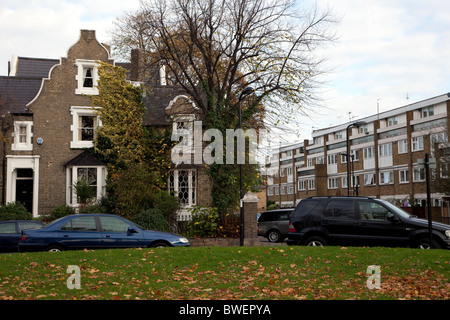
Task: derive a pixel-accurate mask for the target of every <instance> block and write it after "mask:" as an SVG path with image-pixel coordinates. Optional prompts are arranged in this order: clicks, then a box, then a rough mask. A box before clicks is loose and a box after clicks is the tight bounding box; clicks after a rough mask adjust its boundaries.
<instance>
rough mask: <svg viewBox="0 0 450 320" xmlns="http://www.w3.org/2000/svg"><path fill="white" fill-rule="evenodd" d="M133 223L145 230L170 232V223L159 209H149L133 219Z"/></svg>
mask: <svg viewBox="0 0 450 320" xmlns="http://www.w3.org/2000/svg"><path fill="white" fill-rule="evenodd" d="M133 222H134V223H136V224H138V225H139V226H141V227H143V228H144V229H151V230H160V231H169V223H168V222H167V219H166V217H165V216H164V214H163V213H162V212H161V211H160V210H158V209H148V210H145V211H143V212H141V213H139V214H137V215H136V216H135V217H134V218H133Z"/></svg>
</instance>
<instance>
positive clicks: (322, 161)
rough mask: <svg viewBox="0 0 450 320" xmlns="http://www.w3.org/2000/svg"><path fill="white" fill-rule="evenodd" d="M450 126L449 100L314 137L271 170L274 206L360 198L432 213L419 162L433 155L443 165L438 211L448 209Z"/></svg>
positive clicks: (437, 173)
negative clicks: (443, 184) (444, 182)
mask: <svg viewBox="0 0 450 320" xmlns="http://www.w3.org/2000/svg"><path fill="white" fill-rule="evenodd" d="M449 120H450V93H446V94H443V95H440V96H437V97H433V98H430V99H426V100H423V101H419V102H415V103H412V104H408V105H405V106H402V107H399V108H396V109H392V110H389V111H385V112H381V113H378V114H374V115H371V116H368V117H365V118H361V119H359V120H357V121H352V122H348V123H344V124H341V125H338V126H334V127H329V128H323V129H318V130H315V131H313V133H312V140H304V141H302V142H298V143H295V144H291V145H287V146H283V147H280V148H279V150H277V151H276V152H274V154H273V155H272V157H271V160H270V163H269V164H268V169H269V172H271V173H272V175H270V176H269V177H268V181H267V199H268V201H274V202H276V203H279V204H280V206H281V207H292V206H295V205H296V204H297V203H298V202H299V201H300V200H301V199H303V198H306V197H310V196H337V195H340V196H347V195H350V196H353V195H360V196H370V197H376V198H380V199H385V200H388V201H390V202H392V203H394V204H396V205H398V206H404V207H409V206H425V205H426V199H427V193H426V182H425V169H424V168H423V166H422V165H421V164H420V163H421V161H423V160H422V159H424V158H425V154H428V155H429V157H430V158H435V159H436V168H435V169H432V170H431V175H432V188H431V202H432V203H431V205H432V206H433V207H443V206H447V207H448V204H449V201H448V200H450V198H448V197H447V198H446V197H445V194H447V195H448V194H449V193H450V190H445V188H442V187H439V186H438V183H437V182H436V181H442V180H438V179H437V178H440V179H448V178H450V177H449V176H448V169H449V168H448V163H449V162H450V144H449V140H448V132H449ZM348 153H349V154H350V155H349V156H348ZM348 161H349V162H348ZM348 180H350V184H349V183H348ZM433 182H434V183H433ZM446 211H448V209H447V208H446Z"/></svg>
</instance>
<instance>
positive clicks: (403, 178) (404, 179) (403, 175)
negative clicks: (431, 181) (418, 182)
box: [398, 169, 409, 183]
mask: <svg viewBox="0 0 450 320" xmlns="http://www.w3.org/2000/svg"><path fill="white" fill-rule="evenodd" d="M398 181H399V183H409V170H408V169H404V170H399V171H398Z"/></svg>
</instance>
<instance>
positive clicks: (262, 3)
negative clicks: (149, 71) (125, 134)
mask: <svg viewBox="0 0 450 320" xmlns="http://www.w3.org/2000/svg"><path fill="white" fill-rule="evenodd" d="M335 22H336V19H335V18H334V17H333V15H332V14H331V12H330V11H329V10H325V11H323V12H322V11H319V9H318V8H317V7H314V8H312V10H310V11H309V12H305V11H302V10H301V9H300V8H299V7H298V4H297V3H296V2H295V1H293V0H143V1H142V2H141V9H140V10H139V11H138V12H136V13H127V14H125V15H124V16H123V17H121V18H119V19H118V20H117V21H116V27H115V29H114V31H113V39H114V45H115V49H116V50H118V52H119V53H120V52H122V53H123V52H124V51H126V50H129V48H131V47H137V48H141V49H143V50H145V51H146V52H147V53H148V63H149V64H150V65H154V66H160V65H165V66H166V70H167V74H168V75H170V77H171V79H172V82H173V83H174V84H177V85H180V86H182V87H183V89H184V90H185V91H186V92H187V93H188V94H189V95H190V96H191V97H192V98H193V99H194V100H195V102H196V103H197V105H198V107H199V108H201V109H202V111H203V112H204V114H211V113H212V114H221V115H223V114H234V115H236V110H237V109H236V106H237V103H238V99H237V97H238V95H239V93H240V91H242V90H243V89H244V88H245V87H246V86H252V87H253V88H254V89H255V92H256V94H255V96H254V97H253V99H252V103H251V104H250V106H247V107H246V110H247V112H245V110H244V112H243V122H244V123H248V120H249V119H253V120H255V119H257V120H258V121H259V122H262V121H264V122H265V123H264V125H266V126H271V125H277V124H278V125H279V124H280V123H288V122H289V121H291V120H292V116H293V114H295V113H299V112H303V111H304V110H305V108H307V106H308V105H311V103H313V102H314V101H315V99H316V98H317V96H316V88H317V85H318V83H319V79H320V76H321V75H322V74H323V72H324V70H323V62H324V59H323V58H322V57H320V56H318V55H317V51H316V49H318V48H319V47H322V46H323V45H325V44H327V43H329V42H330V41H332V40H333V39H334V34H333V33H332V32H330V29H331V28H330V27H331V26H332V25H333V24H334V23H335ZM260 125H261V123H260Z"/></svg>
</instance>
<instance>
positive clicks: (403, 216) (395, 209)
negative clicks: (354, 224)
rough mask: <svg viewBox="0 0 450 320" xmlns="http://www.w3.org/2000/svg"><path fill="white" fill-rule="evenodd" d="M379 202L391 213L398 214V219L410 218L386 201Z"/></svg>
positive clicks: (406, 213)
mask: <svg viewBox="0 0 450 320" xmlns="http://www.w3.org/2000/svg"><path fill="white" fill-rule="evenodd" d="M379 201H380V202H383V204H384V205H385V206H386V207H388V208H389V209H390V210H391V211H393V212H395V213H396V214H398V215H399V216H400V217H402V218H404V219H408V218H411V217H412V215H410V214H409V213H408V212H406V211H404V210H402V209H401V208H399V207H397V206H394V205H393V204H392V203H390V202H388V201H384V200H379Z"/></svg>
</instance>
